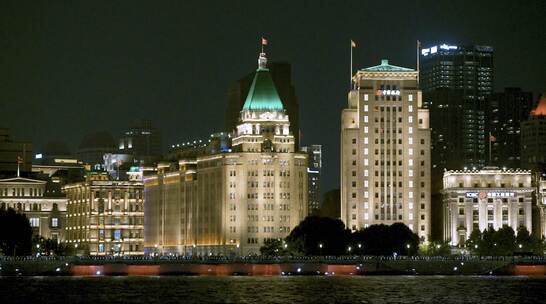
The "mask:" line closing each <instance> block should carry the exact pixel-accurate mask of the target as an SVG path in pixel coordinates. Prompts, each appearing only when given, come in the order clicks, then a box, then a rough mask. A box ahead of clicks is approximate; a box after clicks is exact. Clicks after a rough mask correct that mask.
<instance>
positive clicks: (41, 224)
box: [0, 177, 66, 242]
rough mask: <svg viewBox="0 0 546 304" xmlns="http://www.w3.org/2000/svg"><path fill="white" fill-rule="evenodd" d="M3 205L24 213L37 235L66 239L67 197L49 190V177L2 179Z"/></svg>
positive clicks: (0, 193) (0, 195) (0, 186)
mask: <svg viewBox="0 0 546 304" xmlns="http://www.w3.org/2000/svg"><path fill="white" fill-rule="evenodd" d="M0 208H3V209H7V208H12V209H14V210H15V211H17V212H19V213H23V214H25V215H26V217H27V218H28V220H29V222H30V226H31V227H32V231H33V234H34V235H36V236H42V237H44V238H46V239H54V240H58V241H59V242H61V241H63V240H64V237H65V233H64V232H65V229H64V228H65V225H66V198H64V197H63V196H62V195H60V193H54V192H52V191H50V189H49V188H48V185H47V182H46V181H44V180H37V179H30V178H23V177H13V178H6V179H0Z"/></svg>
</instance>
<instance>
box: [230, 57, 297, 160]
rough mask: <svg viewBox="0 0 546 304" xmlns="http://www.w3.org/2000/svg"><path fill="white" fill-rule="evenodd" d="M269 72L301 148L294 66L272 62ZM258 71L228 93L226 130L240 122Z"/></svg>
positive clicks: (237, 83)
mask: <svg viewBox="0 0 546 304" xmlns="http://www.w3.org/2000/svg"><path fill="white" fill-rule="evenodd" d="M267 68H268V69H269V74H270V75H271V78H272V79H273V83H274V84H275V89H276V90H277V94H278V95H279V97H280V100H281V101H282V103H283V106H284V108H285V110H286V112H287V114H288V116H289V117H290V131H292V134H293V135H294V138H295V146H296V150H298V148H299V138H300V127H299V104H298V97H297V96H296V90H295V87H294V85H293V84H292V67H291V65H290V63H287V62H272V63H268V64H267ZM255 74H256V72H252V73H249V74H247V75H246V76H244V77H243V78H241V79H239V80H237V81H235V82H234V83H232V84H231V85H230V87H229V89H228V93H227V99H228V103H227V108H226V116H225V130H226V131H228V132H231V131H233V130H234V129H235V128H236V127H237V124H238V123H239V118H240V112H241V108H242V107H243V105H244V104H245V102H246V98H247V96H248V92H249V90H250V87H251V85H252V82H253V80H254V77H255Z"/></svg>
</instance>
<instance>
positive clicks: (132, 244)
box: [63, 173, 144, 256]
mask: <svg viewBox="0 0 546 304" xmlns="http://www.w3.org/2000/svg"><path fill="white" fill-rule="evenodd" d="M63 189H64V191H65V193H66V197H67V199H68V203H67V208H66V209H67V225H66V241H67V242H68V243H69V244H70V245H74V247H75V248H76V249H77V252H78V253H79V254H89V255H99V256H104V255H142V254H144V200H143V184H142V181H140V180H138V178H135V179H131V180H128V181H118V180H116V181H113V180H110V178H109V176H108V175H107V174H102V173H97V174H93V173H90V174H89V175H88V176H87V177H86V181H84V182H81V183H73V184H68V185H66V186H64V187H63Z"/></svg>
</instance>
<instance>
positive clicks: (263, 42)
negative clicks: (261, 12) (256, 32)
mask: <svg viewBox="0 0 546 304" xmlns="http://www.w3.org/2000/svg"><path fill="white" fill-rule="evenodd" d="M262 45H267V39H265V38H264V37H262Z"/></svg>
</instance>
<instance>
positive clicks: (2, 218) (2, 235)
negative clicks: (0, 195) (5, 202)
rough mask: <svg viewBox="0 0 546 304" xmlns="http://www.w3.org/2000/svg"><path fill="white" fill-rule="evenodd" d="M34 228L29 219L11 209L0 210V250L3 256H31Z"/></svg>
mask: <svg viewBox="0 0 546 304" xmlns="http://www.w3.org/2000/svg"><path fill="white" fill-rule="evenodd" d="M31 246H32V228H31V227H30V223H29V221H28V219H27V217H26V216H25V215H24V214H19V213H17V212H15V210H13V209H11V208H9V209H7V210H5V209H0V250H1V251H2V254H3V255H10V256H15V255H19V256H21V255H29V254H30V253H31Z"/></svg>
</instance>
